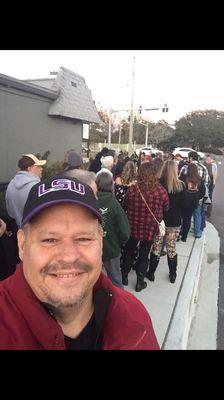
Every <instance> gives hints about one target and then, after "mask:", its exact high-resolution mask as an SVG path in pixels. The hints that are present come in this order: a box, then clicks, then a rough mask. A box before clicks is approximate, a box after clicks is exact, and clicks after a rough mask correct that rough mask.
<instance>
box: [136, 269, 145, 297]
mask: <svg viewBox="0 0 224 400" xmlns="http://www.w3.org/2000/svg"><path fill="white" fill-rule="evenodd" d="M146 286H147V283H146V282H144V274H142V273H138V275H137V284H136V286H135V291H136V292H141V290H142V289H145V288H146Z"/></svg>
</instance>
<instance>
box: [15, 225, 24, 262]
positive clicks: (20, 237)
mask: <svg viewBox="0 0 224 400" xmlns="http://www.w3.org/2000/svg"><path fill="white" fill-rule="evenodd" d="M17 241H18V248H19V258H20V260H22V261H23V255H24V246H25V233H24V231H23V230H22V229H19V230H18V232H17Z"/></svg>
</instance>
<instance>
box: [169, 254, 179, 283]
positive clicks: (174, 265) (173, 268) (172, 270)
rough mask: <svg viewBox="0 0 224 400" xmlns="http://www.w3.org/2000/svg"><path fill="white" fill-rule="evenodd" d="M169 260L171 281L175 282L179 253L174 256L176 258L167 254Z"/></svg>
mask: <svg viewBox="0 0 224 400" xmlns="http://www.w3.org/2000/svg"><path fill="white" fill-rule="evenodd" d="M167 260H168V267H169V278H170V282H171V283H174V282H175V280H176V277H177V254H176V255H175V256H174V258H169V257H168V256H167Z"/></svg>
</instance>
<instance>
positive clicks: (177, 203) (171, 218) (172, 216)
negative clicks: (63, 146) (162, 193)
mask: <svg viewBox="0 0 224 400" xmlns="http://www.w3.org/2000/svg"><path fill="white" fill-rule="evenodd" d="M160 183H161V185H162V186H163V187H164V188H165V189H166V190H167V187H166V184H165V181H164V180H162V179H160ZM184 192H185V185H184V183H183V182H182V190H181V192H177V193H168V196H169V200H170V208H169V210H168V211H166V212H165V214H164V217H163V219H164V222H165V225H166V226H168V227H177V226H180V225H181V218H182V215H183V208H184Z"/></svg>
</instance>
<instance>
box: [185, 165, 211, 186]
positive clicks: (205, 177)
mask: <svg viewBox="0 0 224 400" xmlns="http://www.w3.org/2000/svg"><path fill="white" fill-rule="evenodd" d="M192 163H194V164H195V165H197V167H198V174H199V175H200V177H201V178H202V181H203V182H204V183H205V184H206V185H208V184H209V181H210V178H209V175H208V170H207V168H206V166H205V165H203V164H200V163H199V162H198V161H192ZM188 165H189V164H186V165H184V166H183V167H182V168H181V170H180V173H179V179H180V180H183V176H185V175H186V174H187V167H188Z"/></svg>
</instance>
